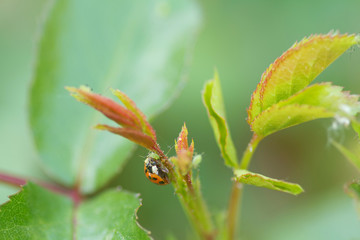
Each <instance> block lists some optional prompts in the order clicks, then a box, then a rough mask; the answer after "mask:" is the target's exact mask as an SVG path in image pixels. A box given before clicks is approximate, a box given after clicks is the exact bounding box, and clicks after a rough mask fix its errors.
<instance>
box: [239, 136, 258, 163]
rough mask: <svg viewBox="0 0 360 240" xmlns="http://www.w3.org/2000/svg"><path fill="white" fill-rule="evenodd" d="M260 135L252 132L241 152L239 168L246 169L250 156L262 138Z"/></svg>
mask: <svg viewBox="0 0 360 240" xmlns="http://www.w3.org/2000/svg"><path fill="white" fill-rule="evenodd" d="M262 139H263V138H262V137H259V136H258V135H256V134H254V135H253V136H252V138H251V140H250V142H249V144H248V145H247V148H246V150H245V152H244V154H243V157H242V159H241V162H240V169H247V168H248V167H249V164H250V161H251V158H252V156H253V154H254V152H255V149H256V148H257V146H258V144H259V142H260V141H261V140H262Z"/></svg>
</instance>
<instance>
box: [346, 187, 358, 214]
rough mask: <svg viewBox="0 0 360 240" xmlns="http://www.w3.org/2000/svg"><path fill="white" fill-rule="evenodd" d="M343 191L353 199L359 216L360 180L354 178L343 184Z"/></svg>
mask: <svg viewBox="0 0 360 240" xmlns="http://www.w3.org/2000/svg"><path fill="white" fill-rule="evenodd" d="M345 192H346V193H347V194H348V195H349V196H350V197H352V198H354V200H355V204H356V207H357V211H358V214H359V216H360V180H357V181H356V180H354V181H352V182H350V183H348V184H346V185H345Z"/></svg>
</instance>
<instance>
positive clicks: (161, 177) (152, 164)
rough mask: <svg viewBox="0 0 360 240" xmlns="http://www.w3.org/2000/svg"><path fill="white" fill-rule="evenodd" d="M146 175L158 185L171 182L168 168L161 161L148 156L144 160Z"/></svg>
mask: <svg viewBox="0 0 360 240" xmlns="http://www.w3.org/2000/svg"><path fill="white" fill-rule="evenodd" d="M144 172H145V176H146V177H147V178H148V179H149V180H150V181H151V182H153V183H155V184H158V185H166V184H169V183H170V181H169V178H168V176H167V169H166V168H163V167H162V166H161V163H160V162H159V161H157V160H155V159H154V158H151V157H148V158H146V159H145V162H144Z"/></svg>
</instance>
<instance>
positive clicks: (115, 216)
mask: <svg viewBox="0 0 360 240" xmlns="http://www.w3.org/2000/svg"><path fill="white" fill-rule="evenodd" d="M140 206H141V200H140V199H139V196H138V195H136V194H133V193H129V192H126V191H122V190H116V189H115V190H108V191H106V192H104V193H102V194H101V195H99V196H97V197H96V198H94V199H90V200H88V201H86V202H84V203H83V204H81V205H80V206H79V208H78V210H77V215H76V217H77V223H76V228H77V230H76V239H84V240H88V239H89V240H91V239H94V240H96V239H139V240H141V239H149V236H148V234H149V233H150V232H148V231H146V230H145V229H143V228H141V226H140V225H139V224H138V223H137V222H136V220H137V216H136V212H137V210H138V208H139V207H140Z"/></svg>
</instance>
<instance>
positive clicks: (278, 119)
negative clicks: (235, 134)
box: [251, 83, 360, 137]
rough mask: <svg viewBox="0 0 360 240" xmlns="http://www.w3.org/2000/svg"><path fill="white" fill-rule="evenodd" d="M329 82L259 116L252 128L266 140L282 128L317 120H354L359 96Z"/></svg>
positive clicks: (304, 91)
mask: <svg viewBox="0 0 360 240" xmlns="http://www.w3.org/2000/svg"><path fill="white" fill-rule="evenodd" d="M341 90H342V88H341V87H338V86H332V85H331V84H330V83H322V84H314V85H312V86H309V87H307V88H305V89H304V90H302V91H300V92H298V93H296V94H294V95H293V96H291V97H289V98H288V99H286V100H283V101H280V102H279V103H277V104H274V105H273V106H271V107H269V108H268V109H266V110H265V111H263V112H262V113H261V114H259V115H258V116H257V117H256V118H255V119H254V120H253V122H251V129H252V130H253V131H254V132H255V133H256V134H257V135H259V136H262V137H265V136H267V135H269V134H271V133H274V132H276V131H279V130H281V129H284V128H287V127H291V126H294V125H297V124H300V123H304V122H307V121H310V120H314V119H318V118H329V117H335V116H338V117H344V118H352V117H353V116H354V115H355V114H356V113H357V112H359V109H360V106H359V103H358V96H357V95H350V94H349V93H348V92H342V91H341Z"/></svg>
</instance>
